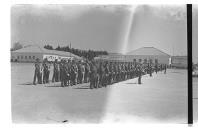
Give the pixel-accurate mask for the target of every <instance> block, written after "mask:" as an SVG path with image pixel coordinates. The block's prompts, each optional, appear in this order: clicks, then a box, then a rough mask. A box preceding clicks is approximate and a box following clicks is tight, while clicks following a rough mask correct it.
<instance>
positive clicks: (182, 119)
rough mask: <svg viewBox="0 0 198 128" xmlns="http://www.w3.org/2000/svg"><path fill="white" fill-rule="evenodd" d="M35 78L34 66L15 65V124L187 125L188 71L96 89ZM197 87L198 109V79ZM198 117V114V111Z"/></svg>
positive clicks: (12, 77)
mask: <svg viewBox="0 0 198 128" xmlns="http://www.w3.org/2000/svg"><path fill="white" fill-rule="evenodd" d="M52 71H53V69H51V72H50V79H51V78H52ZM33 73H34V64H32V63H28V64H27V63H12V64H11V75H12V76H11V80H12V81H11V84H12V87H11V89H12V119H13V122H15V123H63V122H64V123H66V122H68V123H105V122H146V123H147V122H148V123H152V122H154V123H158V122H159V123H179V124H180V123H187V70H178V69H168V70H167V73H166V74H164V72H159V73H158V74H155V73H153V77H150V76H149V75H145V76H143V77H142V84H141V85H138V84H137V80H138V79H137V78H134V79H130V80H127V81H123V82H120V83H116V84H113V85H110V86H107V87H106V88H99V89H92V90H91V89H89V84H79V85H75V86H70V87H60V83H51V82H50V83H49V84H38V85H32V81H33V75H34V74H33ZM194 83H195V84H194V96H193V97H194V100H193V101H194V108H196V107H198V101H197V97H198V94H197V92H198V80H197V79H194ZM194 115H198V111H197V110H194ZM194 118H195V120H197V119H198V118H197V116H195V117H194Z"/></svg>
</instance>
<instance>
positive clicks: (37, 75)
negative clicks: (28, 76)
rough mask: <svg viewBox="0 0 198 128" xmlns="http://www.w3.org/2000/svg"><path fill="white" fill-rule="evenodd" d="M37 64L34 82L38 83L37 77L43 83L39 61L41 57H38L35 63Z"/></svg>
mask: <svg viewBox="0 0 198 128" xmlns="http://www.w3.org/2000/svg"><path fill="white" fill-rule="evenodd" d="M34 66H35V70H34V80H33V84H34V85H36V79H37V82H38V83H39V84H41V83H42V82H41V74H40V68H41V67H40V62H39V59H38V58H37V59H36V62H35V64H34Z"/></svg>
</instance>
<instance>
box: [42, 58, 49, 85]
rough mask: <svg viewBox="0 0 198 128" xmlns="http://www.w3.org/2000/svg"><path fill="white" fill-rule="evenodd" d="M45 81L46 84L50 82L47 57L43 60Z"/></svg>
mask: <svg viewBox="0 0 198 128" xmlns="http://www.w3.org/2000/svg"><path fill="white" fill-rule="evenodd" d="M42 66H43V83H44V84H46V83H48V76H49V69H48V62H47V58H45V59H44V60H43V64H42Z"/></svg>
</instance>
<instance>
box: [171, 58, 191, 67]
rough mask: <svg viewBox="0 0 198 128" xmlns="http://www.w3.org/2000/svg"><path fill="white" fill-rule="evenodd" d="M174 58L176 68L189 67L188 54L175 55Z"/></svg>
mask: <svg viewBox="0 0 198 128" xmlns="http://www.w3.org/2000/svg"><path fill="white" fill-rule="evenodd" d="M171 59H172V63H171V65H172V67H176V68H187V67H188V59H187V56H173V57H171Z"/></svg>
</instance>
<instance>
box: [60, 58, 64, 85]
mask: <svg viewBox="0 0 198 128" xmlns="http://www.w3.org/2000/svg"><path fill="white" fill-rule="evenodd" d="M59 68H60V81H61V87H63V86H64V60H63V59H61V62H60V64H59Z"/></svg>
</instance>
